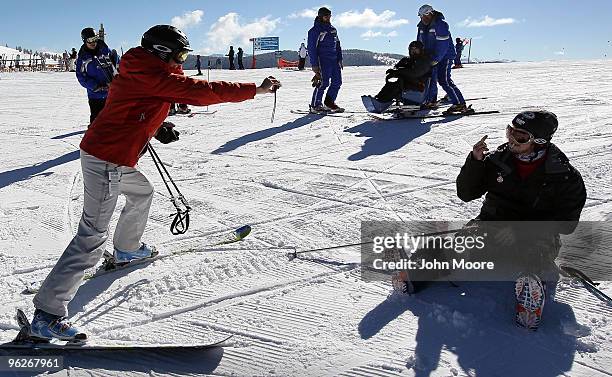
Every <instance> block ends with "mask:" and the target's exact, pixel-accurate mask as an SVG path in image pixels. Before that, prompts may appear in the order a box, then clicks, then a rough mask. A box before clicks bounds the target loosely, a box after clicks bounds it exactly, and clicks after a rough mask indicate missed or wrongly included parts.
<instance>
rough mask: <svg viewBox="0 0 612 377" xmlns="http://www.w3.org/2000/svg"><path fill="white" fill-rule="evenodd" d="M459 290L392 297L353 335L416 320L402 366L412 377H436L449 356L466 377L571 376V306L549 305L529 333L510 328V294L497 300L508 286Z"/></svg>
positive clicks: (442, 286)
mask: <svg viewBox="0 0 612 377" xmlns="http://www.w3.org/2000/svg"><path fill="white" fill-rule="evenodd" d="M460 284H461V286H460V287H458V288H457V287H450V286H449V285H448V284H447V283H436V284H434V285H432V286H431V287H430V288H428V289H427V290H425V291H422V292H420V293H418V294H417V295H413V296H400V295H397V294H393V295H391V296H389V297H388V298H387V299H386V300H385V301H383V302H381V303H380V304H378V305H377V306H376V307H375V308H373V309H372V310H371V311H370V312H369V313H367V314H366V316H365V317H364V318H363V319H362V321H361V322H360V323H359V334H360V335H361V337H362V338H363V339H369V338H371V337H374V336H375V335H376V334H377V333H378V332H380V331H381V330H382V329H383V328H384V327H385V326H387V325H388V324H390V323H391V322H392V321H395V320H397V319H398V318H399V317H401V316H405V315H409V314H408V313H410V314H412V315H413V316H415V317H416V318H418V327H417V332H416V336H415V341H416V347H415V348H414V356H413V357H411V358H409V360H408V362H407V365H406V367H407V368H409V369H413V370H414V373H415V374H414V375H415V376H417V377H428V376H431V375H437V374H436V372H435V371H436V369H437V368H438V367H439V366H440V363H441V362H442V359H448V357H449V354H454V355H455V357H456V359H457V363H458V364H459V366H461V368H462V370H463V373H465V374H466V375H477V376H492V375H495V376H515V375H517V371H520V374H521V375H525V376H541V377H552V376H558V375H562V374H564V373H565V372H568V371H570V370H571V368H572V364H573V362H574V357H575V354H576V352H577V351H578V348H579V346H578V343H577V341H576V338H577V336H578V337H579V336H584V334H580V333H581V331H584V330H585V329H584V327H582V326H580V325H578V324H577V323H576V319H575V316H574V313H573V310H572V308H571V306H569V305H567V304H565V303H560V302H554V301H553V302H549V303H548V304H547V305H546V306H545V309H544V314H543V317H544V322H543V324H542V325H541V327H540V328H539V329H538V331H536V332H531V331H528V330H525V329H522V328H518V327H516V326H515V325H514V322H513V318H512V316H511V313H512V312H513V310H512V305H513V303H512V302H511V301H512V292H511V291H510V294H505V293H506V292H504V294H503V295H500V289H501V290H504V289H505V288H508V290H509V289H510V288H511V283H505V282H495V283H482V282H481V283H476V282H474V283H468V282H462V283H460ZM500 297H501V299H500ZM507 298H509V299H507ZM406 331H407V332H408V331H409V329H406ZM412 344H413V343H412V342H410V345H412ZM475 345H477V346H475ZM398 347H402V345H400V344H398Z"/></svg>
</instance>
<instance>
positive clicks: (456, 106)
mask: <svg viewBox="0 0 612 377" xmlns="http://www.w3.org/2000/svg"><path fill="white" fill-rule="evenodd" d="M419 17H420V18H421V22H419V24H418V25H417V27H418V34H417V40H419V41H421V42H423V44H424V45H425V52H426V53H428V54H429V55H430V56H431V57H432V59H433V61H432V66H433V69H432V76H431V84H430V85H429V94H428V96H427V100H426V103H425V105H424V107H427V108H434V107H436V106H437V98H438V86H437V85H436V81H437V82H439V83H440V85H441V86H442V88H443V89H444V91H445V92H446V94H447V95H448V98H449V99H450V101H451V102H452V106H451V107H450V108H449V109H448V110H447V111H446V113H465V112H468V111H469V109H468V107H467V106H466V105H465V100H464V99H463V95H462V94H461V91H460V90H459V88H457V86H456V85H455V83H454V82H453V80H452V79H451V68H452V64H453V60H454V58H455V56H456V52H455V46H453V38H452V37H451V33H450V30H449V27H448V24H447V23H446V21H444V15H443V14H442V13H440V12H438V11H435V10H434V9H433V7H432V6H431V5H427V4H425V5H423V6H422V7H421V8H420V9H419Z"/></svg>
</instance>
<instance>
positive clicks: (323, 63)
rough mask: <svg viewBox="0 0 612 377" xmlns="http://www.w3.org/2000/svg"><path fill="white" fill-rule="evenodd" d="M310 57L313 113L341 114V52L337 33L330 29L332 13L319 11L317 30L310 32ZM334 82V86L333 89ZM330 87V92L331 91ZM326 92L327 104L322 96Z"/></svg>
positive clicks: (316, 19) (311, 107) (316, 21)
mask: <svg viewBox="0 0 612 377" xmlns="http://www.w3.org/2000/svg"><path fill="white" fill-rule="evenodd" d="M308 55H309V56H310V65H311V66H312V70H313V72H314V73H315V75H314V77H313V79H312V86H313V87H314V88H315V89H314V93H313V94H312V101H311V103H310V111H311V112H312V113H317V114H320V113H324V112H342V111H344V109H343V108H341V107H339V106H338V105H336V98H337V97H338V91H339V90H340V86H341V85H342V74H341V70H342V68H344V67H343V65H342V48H341V47H340V40H339V39H338V31H337V30H336V28H335V27H333V26H332V25H331V11H330V10H329V9H327V8H325V7H323V8H320V9H319V12H318V16H317V18H315V21H314V26H313V27H312V28H311V29H310V30H309V31H308ZM330 81H331V85H330ZM328 87H329V89H328ZM325 89H327V95H326V96H325V101H323V94H325Z"/></svg>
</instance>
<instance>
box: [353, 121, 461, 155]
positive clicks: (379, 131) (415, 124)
mask: <svg viewBox="0 0 612 377" xmlns="http://www.w3.org/2000/svg"><path fill="white" fill-rule="evenodd" d="M449 121H450V119H449V118H444V119H441V120H436V121H435V122H424V123H422V122H421V120H420V119H406V120H394V121H367V122H364V123H361V124H360V125H357V126H355V127H351V128H348V129H346V130H344V132H348V133H352V134H356V135H357V137H367V138H368V139H367V140H366V141H365V142H364V143H363V146H362V147H361V150H360V151H359V152H356V153H354V154H352V155H351V156H349V157H348V160H349V161H359V160H363V159H366V158H368V157H371V156H380V155H384V154H386V153H389V152H393V151H396V150H399V149H401V148H402V147H404V146H405V145H406V144H408V143H410V142H411V141H413V140H415V139H417V138H419V137H421V136H423V135H425V134H426V133H428V132H429V131H431V125H432V124H433V123H445V122H449Z"/></svg>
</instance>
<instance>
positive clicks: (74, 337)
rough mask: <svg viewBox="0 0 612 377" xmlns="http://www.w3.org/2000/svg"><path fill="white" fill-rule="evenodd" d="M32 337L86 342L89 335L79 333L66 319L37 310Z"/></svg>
mask: <svg viewBox="0 0 612 377" xmlns="http://www.w3.org/2000/svg"><path fill="white" fill-rule="evenodd" d="M30 336H31V337H33V338H38V339H41V340H51V339H59V340H66V341H72V342H74V341H77V342H84V341H86V340H87V335H85V334H84V333H82V332H81V331H79V329H78V328H77V327H76V326H74V325H73V324H72V323H71V322H68V320H67V319H66V317H62V316H58V315H54V314H50V313H47V312H45V311H43V310H40V309H36V311H34V318H33V319H32V323H31V325H30Z"/></svg>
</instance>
